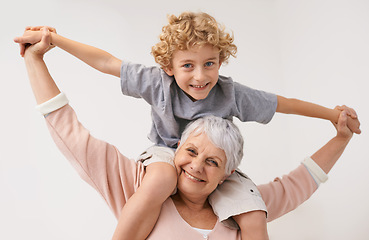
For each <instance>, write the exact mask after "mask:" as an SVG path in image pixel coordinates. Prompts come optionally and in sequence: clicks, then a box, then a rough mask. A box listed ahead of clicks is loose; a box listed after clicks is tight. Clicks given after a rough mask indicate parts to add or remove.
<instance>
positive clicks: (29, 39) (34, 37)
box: [14, 26, 56, 57]
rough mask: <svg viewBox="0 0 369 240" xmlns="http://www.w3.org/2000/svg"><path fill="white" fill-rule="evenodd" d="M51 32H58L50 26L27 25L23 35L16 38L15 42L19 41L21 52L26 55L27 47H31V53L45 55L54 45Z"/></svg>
mask: <svg viewBox="0 0 369 240" xmlns="http://www.w3.org/2000/svg"><path fill="white" fill-rule="evenodd" d="M50 32H54V33H56V31H55V29H54V28H50V27H46V26H45V27H27V28H26V30H25V31H24V34H23V36H22V37H16V38H14V42H16V43H19V47H20V54H21V56H22V57H24V56H25V52H26V49H28V48H30V53H33V54H36V55H38V56H43V55H44V54H45V53H46V52H47V51H49V50H50V49H51V48H53V47H54V46H53V45H52V44H51V34H50Z"/></svg>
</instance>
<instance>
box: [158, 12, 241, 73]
mask: <svg viewBox="0 0 369 240" xmlns="http://www.w3.org/2000/svg"><path fill="white" fill-rule="evenodd" d="M168 22H169V24H168V25H166V26H164V27H163V29H162V33H161V34H160V36H159V38H160V42H158V43H157V44H156V45H154V46H153V47H152V49H151V53H152V55H153V56H154V58H155V61H156V62H157V63H158V64H160V66H161V67H162V68H167V67H170V65H171V60H172V56H173V52H174V51H176V50H188V49H190V48H191V47H197V46H204V45H206V44H210V45H212V46H213V47H216V48H218V49H219V60H220V61H221V62H222V63H227V62H228V59H229V57H230V56H233V57H235V56H236V52H237V47H236V45H235V44H233V36H231V35H230V34H229V33H226V32H225V28H224V26H222V25H220V24H219V23H218V22H217V21H216V20H215V19H214V18H213V17H212V16H210V15H209V14H207V13H203V12H199V13H193V12H184V13H182V14H180V15H179V16H178V17H177V16H175V15H170V16H168Z"/></svg>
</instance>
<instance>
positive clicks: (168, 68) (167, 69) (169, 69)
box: [163, 67, 174, 76]
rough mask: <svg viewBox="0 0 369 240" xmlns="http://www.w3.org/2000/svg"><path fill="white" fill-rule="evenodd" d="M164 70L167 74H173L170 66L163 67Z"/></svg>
mask: <svg viewBox="0 0 369 240" xmlns="http://www.w3.org/2000/svg"><path fill="white" fill-rule="evenodd" d="M163 70H164V72H166V74H168V75H169V76H173V75H174V73H173V70H172V68H171V67H166V68H163Z"/></svg>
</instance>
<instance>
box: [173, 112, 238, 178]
mask: <svg viewBox="0 0 369 240" xmlns="http://www.w3.org/2000/svg"><path fill="white" fill-rule="evenodd" d="M191 133H196V134H201V133H205V134H206V136H208V138H209V139H210V141H211V142H212V143H213V144H214V145H215V146H217V147H218V148H220V149H223V151H224V152H225V155H226V157H227V163H226V167H225V168H226V169H225V171H226V174H227V175H228V174H230V173H231V171H232V170H234V169H236V168H237V167H238V166H239V165H240V162H241V159H242V157H243V137H242V135H241V132H240V130H239V129H238V127H237V126H236V125H235V124H234V123H233V122H232V121H230V120H227V119H223V118H220V117H215V116H205V117H202V118H199V119H197V120H195V121H193V122H191V123H190V124H188V125H187V127H186V128H185V130H184V131H183V133H182V137H181V141H180V144H179V146H178V148H177V149H179V148H180V147H181V146H182V144H183V143H185V142H186V140H187V138H188V136H189V135H190V134H191Z"/></svg>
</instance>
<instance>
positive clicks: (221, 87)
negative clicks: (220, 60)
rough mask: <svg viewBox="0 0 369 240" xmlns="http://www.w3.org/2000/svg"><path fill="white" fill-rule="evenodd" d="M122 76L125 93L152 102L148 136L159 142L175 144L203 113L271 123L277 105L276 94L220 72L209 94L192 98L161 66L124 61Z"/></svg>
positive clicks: (156, 142) (244, 120) (169, 145)
mask: <svg viewBox="0 0 369 240" xmlns="http://www.w3.org/2000/svg"><path fill="white" fill-rule="evenodd" d="M120 76H121V88H122V92H123V94H124V95H128V96H132V97H136V98H143V99H144V100H145V101H146V102H148V103H149V104H150V105H151V116H152V128H151V132H150V134H149V136H148V137H149V139H150V140H151V141H152V142H153V143H155V144H157V145H165V146H168V147H172V148H176V146H177V143H178V140H179V139H180V137H181V134H182V132H183V130H184V128H185V127H186V125H187V124H188V123H189V122H191V121H193V120H195V119H197V118H200V117H203V116H207V115H215V116H218V117H222V118H226V119H230V120H232V117H237V118H238V119H240V120H241V121H243V122H246V121H256V122H259V123H268V122H269V121H270V120H271V119H272V117H273V115H274V113H275V111H276V108H277V96H276V95H275V94H272V93H267V92H264V91H260V90H255V89H252V88H249V87H247V86H244V85H242V84H240V83H237V82H233V80H232V79H231V78H230V77H225V76H219V79H218V83H217V84H216V85H215V86H214V88H213V89H212V90H211V91H210V93H209V95H208V96H207V97H206V98H205V99H202V100H198V101H196V102H193V101H192V100H191V99H190V98H189V97H188V96H187V95H186V94H185V93H184V92H183V91H182V89H180V88H179V87H178V85H177V83H176V81H175V80H174V77H171V76H168V75H167V74H166V73H165V72H164V71H163V70H162V69H161V68H159V67H155V66H153V67H145V66H144V65H141V64H133V63H129V62H123V63H122V67H121V74H120Z"/></svg>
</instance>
